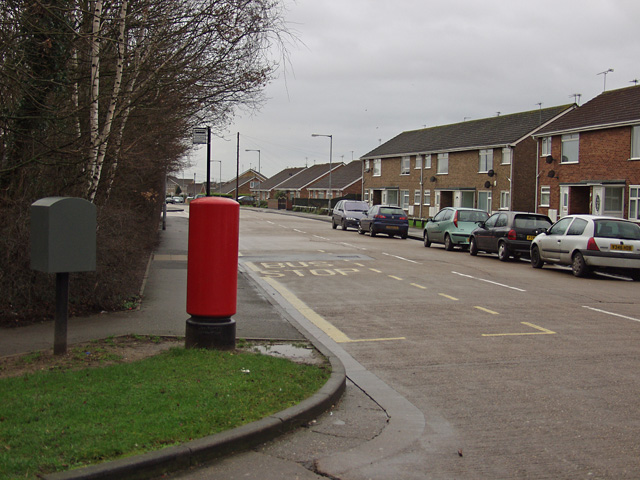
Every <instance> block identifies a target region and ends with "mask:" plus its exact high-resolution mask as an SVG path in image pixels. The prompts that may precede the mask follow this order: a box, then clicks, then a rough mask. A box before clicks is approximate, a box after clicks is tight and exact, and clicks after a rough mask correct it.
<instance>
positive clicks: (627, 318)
mask: <svg viewBox="0 0 640 480" xmlns="http://www.w3.org/2000/svg"><path fill="white" fill-rule="evenodd" d="M582 308H588V309H589V310H593V311H594V312H599V313H604V314H605V315H612V316H614V317H620V318H624V319H626V320H632V321H634V322H640V319H638V318H633V317H627V316H626V315H620V314H619V313H613V312H607V311H606V310H601V309H599V308H593V307H589V306H587V305H583V306H582Z"/></svg>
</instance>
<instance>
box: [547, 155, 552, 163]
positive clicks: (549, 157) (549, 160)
mask: <svg viewBox="0 0 640 480" xmlns="http://www.w3.org/2000/svg"><path fill="white" fill-rule="evenodd" d="M547 163H553V157H552V156H551V155H549V156H548V157H547Z"/></svg>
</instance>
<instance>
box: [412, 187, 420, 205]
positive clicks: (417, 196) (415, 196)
mask: <svg viewBox="0 0 640 480" xmlns="http://www.w3.org/2000/svg"><path fill="white" fill-rule="evenodd" d="M420 197H421V195H420V190H414V192H413V204H414V205H420Z"/></svg>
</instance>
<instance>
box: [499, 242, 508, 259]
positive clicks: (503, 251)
mask: <svg viewBox="0 0 640 480" xmlns="http://www.w3.org/2000/svg"><path fill="white" fill-rule="evenodd" d="M498 259H499V260H500V261H501V262H506V261H508V260H509V249H508V248H507V244H506V243H504V242H500V243H499V244H498Z"/></svg>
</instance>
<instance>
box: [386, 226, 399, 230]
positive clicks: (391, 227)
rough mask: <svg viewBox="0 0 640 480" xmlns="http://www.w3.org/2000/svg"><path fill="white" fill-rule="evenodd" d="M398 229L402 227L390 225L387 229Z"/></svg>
mask: <svg viewBox="0 0 640 480" xmlns="http://www.w3.org/2000/svg"><path fill="white" fill-rule="evenodd" d="M398 228H400V227H396V226H395V225H389V226H388V227H387V230H398Z"/></svg>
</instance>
